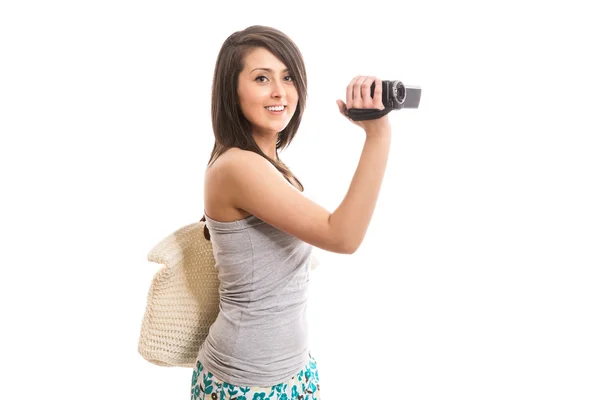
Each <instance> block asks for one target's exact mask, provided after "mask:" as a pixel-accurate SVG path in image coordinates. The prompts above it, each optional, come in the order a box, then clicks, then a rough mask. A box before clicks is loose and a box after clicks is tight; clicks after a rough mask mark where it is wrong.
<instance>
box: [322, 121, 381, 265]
mask: <svg viewBox="0 0 600 400" xmlns="http://www.w3.org/2000/svg"><path fill="white" fill-rule="evenodd" d="M390 142H391V131H384V132H381V133H380V134H377V135H373V136H367V138H366V140H365V144H364V147H363V151H362V154H361V156H360V161H359V163H358V167H357V168H356V172H355V173H354V177H353V178H352V182H351V183H350V188H349V189H348V193H347V194H346V197H344V200H343V201H342V203H341V204H340V205H339V207H338V208H337V209H336V210H335V211H334V212H333V214H331V217H330V218H329V222H330V224H331V226H332V227H333V230H334V232H335V233H334V234H335V235H336V236H340V237H342V238H343V239H341V240H342V242H343V243H345V244H346V246H347V250H346V251H347V252H348V253H353V252H355V251H356V250H357V249H358V247H359V246H360V244H361V243H362V241H363V239H364V237H365V235H366V233H367V228H368V227H369V224H370V222H371V217H372V216H373V212H374V211H375V205H376V204H377V198H378V197H379V191H380V189H381V183H382V181H383V176H384V174H385V169H386V165H387V160H388V154H389V150H390Z"/></svg>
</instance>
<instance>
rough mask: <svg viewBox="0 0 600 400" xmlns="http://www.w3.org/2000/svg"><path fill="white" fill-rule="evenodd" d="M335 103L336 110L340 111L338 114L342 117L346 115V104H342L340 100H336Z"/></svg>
mask: <svg viewBox="0 0 600 400" xmlns="http://www.w3.org/2000/svg"><path fill="white" fill-rule="evenodd" d="M335 102H336V103H337V105H338V109H339V110H340V113H341V114H342V115H343V116H346V114H345V113H344V107H346V104H344V102H343V101H342V100H336V101H335Z"/></svg>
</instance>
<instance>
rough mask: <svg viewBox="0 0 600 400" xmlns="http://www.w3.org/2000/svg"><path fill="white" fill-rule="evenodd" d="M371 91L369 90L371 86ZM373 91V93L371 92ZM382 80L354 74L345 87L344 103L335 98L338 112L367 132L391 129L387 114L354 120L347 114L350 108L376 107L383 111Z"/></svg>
mask: <svg viewBox="0 0 600 400" xmlns="http://www.w3.org/2000/svg"><path fill="white" fill-rule="evenodd" d="M373 85H374V87H373V91H371V87H372V86H373ZM371 93H373V94H371ZM382 93H383V87H382V81H381V80H380V79H378V78H376V77H374V76H361V75H359V76H355V77H354V78H353V79H352V80H351V81H350V83H349V84H348V86H347V87H346V103H344V102H343V101H342V100H337V101H336V102H337V105H338V108H339V110H340V113H341V114H342V115H343V116H345V117H346V118H348V120H349V121H350V122H352V123H353V124H354V125H356V126H360V127H361V128H363V129H364V130H365V132H367V134H369V133H370V132H376V131H380V130H391V125H390V122H389V119H388V117H387V115H384V116H381V117H379V118H377V119H372V120H362V121H356V120H353V119H351V118H350V117H349V116H348V110H350V109H376V110H380V111H383V110H385V106H384V105H383V100H382Z"/></svg>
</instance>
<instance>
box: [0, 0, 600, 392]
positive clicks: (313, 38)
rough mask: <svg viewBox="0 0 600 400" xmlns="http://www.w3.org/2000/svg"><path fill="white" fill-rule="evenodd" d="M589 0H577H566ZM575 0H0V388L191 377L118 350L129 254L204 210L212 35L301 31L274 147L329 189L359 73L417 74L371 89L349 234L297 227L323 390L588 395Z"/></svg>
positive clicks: (593, 185) (589, 283) (144, 269)
mask: <svg viewBox="0 0 600 400" xmlns="http://www.w3.org/2000/svg"><path fill="white" fill-rule="evenodd" d="M588 3H589V4H591V3H592V2H588ZM596 15H597V14H594V13H593V12H592V9H591V5H590V6H587V5H584V2H580V1H569V2H554V1H544V2H542V1H539V2H534V1H519V2H517V1H502V2H476V1H453V2H442V1H436V2H434V1H410V2H400V1H399V2H390V3H387V2H385V3H384V2H378V1H369V2H354V3H353V2H347V1H344V2H337V3H331V2H319V3H318V6H317V5H316V4H312V5H306V4H303V3H302V2H298V1H296V2H241V1H240V2H238V3H237V4H236V3H235V2H231V1H222V2H217V3H207V4H205V5H202V4H201V3H200V2H199V1H198V2H191V1H188V2H181V1H171V2H167V1H164V2H156V1H124V0H120V1H102V2H100V1H95V2H92V1H70V2H67V1H53V2H41V1H38V2H32V1H16V0H15V1H6V2H2V5H0V58H1V60H0V61H1V62H0V134H1V143H0V174H1V184H2V186H1V187H2V189H1V190H2V195H1V197H0V201H1V202H2V204H1V208H0V212H1V215H0V217H1V220H0V226H1V228H0V229H1V234H2V247H1V250H2V278H1V280H0V285H1V286H0V296H1V297H0V311H1V328H0V335H1V338H2V340H1V341H0V346H1V348H0V359H1V360H2V362H1V365H2V370H3V371H2V379H1V381H2V383H1V384H0V398H2V399H26V398H41V397H46V396H47V397H49V398H57V399H58V398H60V399H188V398H189V390H190V383H191V376H192V371H191V369H182V368H165V367H158V366H155V365H153V364H150V363H148V362H147V361H145V360H144V359H143V358H142V357H141V356H140V355H139V354H138V353H137V340H138V335H139V332H140V331H139V330H140V326H141V321H142V317H143V314H144V309H145V305H146V295H147V292H148V288H149V285H150V282H151V279H152V277H153V275H154V274H155V272H156V271H158V269H159V265H157V264H153V263H149V262H148V261H147V260H146V255H147V253H148V251H149V250H150V248H151V247H153V246H154V244H155V243H157V242H158V241H159V240H161V239H162V238H163V237H165V236H166V235H168V234H169V233H171V232H173V231H174V230H176V229H177V228H179V227H181V226H183V225H186V224H189V223H192V222H195V221H197V220H199V219H200V218H201V217H202V215H203V175H204V168H205V166H206V163H207V162H208V158H209V155H210V151H211V149H212V145H213V141H214V138H213V135H212V130H211V129H212V127H211V122H210V94H211V92H210V89H211V80H212V74H213V68H214V62H215V60H216V56H217V53H218V50H219V48H220V46H221V44H222V43H223V41H224V40H225V39H226V37H227V36H228V35H229V34H231V33H232V32H234V31H236V30H242V29H244V28H246V27H247V26H249V25H254V24H262V25H270V26H273V27H275V28H278V29H280V30H282V31H283V32H285V33H286V34H288V35H289V36H290V37H291V38H292V39H293V40H294V41H295V42H296V44H297V45H298V46H299V48H300V50H301V51H302V53H303V55H304V58H305V62H306V67H307V71H308V84H309V98H308V108H307V110H306V112H305V118H304V120H303V122H302V125H301V127H300V130H299V133H298V135H297V137H296V139H295V141H294V142H293V143H292V145H291V147H289V148H288V149H287V150H286V151H284V152H283V153H282V158H283V160H284V161H285V162H286V163H287V164H288V165H289V166H290V167H291V168H292V170H293V171H294V172H295V173H296V174H297V175H298V177H299V179H300V180H301V181H302V183H303V184H304V186H305V188H306V192H305V193H306V195H307V196H309V197H310V198H311V199H313V200H314V201H316V202H317V203H319V204H321V205H323V206H325V207H326V208H328V209H329V210H330V211H334V210H335V209H336V208H337V206H338V205H339V204H340V202H341V201H342V199H343V197H344V195H345V194H346V191H347V189H348V185H349V183H350V180H351V179H352V176H353V173H354V171H355V168H356V165H357V162H358V158H359V156H360V152H361V150H362V144H363V139H364V133H363V132H362V131H361V130H360V128H358V127H355V126H354V125H352V124H350V123H349V122H348V121H347V120H345V119H344V118H343V117H342V116H341V115H340V114H339V113H338V110H337V105H336V103H335V100H336V99H338V98H339V99H345V88H346V85H347V84H348V82H349V81H350V80H351V79H352V77H353V76H355V75H359V74H360V75H376V76H378V77H380V78H382V79H390V80H395V79H399V80H402V81H403V82H404V83H406V84H408V85H418V86H421V87H422V89H423V96H422V100H421V105H420V107H419V109H418V110H401V111H395V112H392V113H391V114H390V118H391V120H392V125H393V141H392V148H391V151H390V160H389V164H388V169H387V172H386V176H385V179H384V183H383V187H382V190H381V193H380V197H379V201H378V205H377V208H376V210H375V214H374V216H373V219H372V222H371V225H370V227H369V230H368V232H367V236H366V238H365V240H364V242H363V245H362V247H361V248H360V249H359V250H358V252H356V253H355V254H353V255H340V254H334V253H327V252H324V251H317V253H316V254H317V256H318V257H319V260H320V261H321V265H320V267H319V268H318V269H317V270H316V271H314V273H313V275H312V286H311V301H310V305H309V309H310V311H309V312H310V332H311V333H310V341H311V348H312V353H313V355H314V356H315V357H316V359H317V361H318V366H319V373H320V378H321V387H322V398H323V399H327V400H332V399H359V398H373V399H374V398H386V399H394V398H397V399H411V400H420V399H423V400H424V399H436V400H437V399H462V400H466V399H502V400H504V399H579V400H581V399H598V398H599V397H600V385H599V379H600V341H599V340H598V338H600V321H599V316H600V293H599V290H598V289H599V284H600V279H599V273H598V269H599V267H600V254H599V248H600V228H599V227H600V211H599V206H598V205H599V204H600V161H599V156H598V155H599V153H600V139H599V137H598V135H599V134H600V129H599V127H600V126H599V125H600V124H599V122H598V115H599V113H598V108H599V106H600V103H599V101H598V96H599V95H598V94H599V93H600V79H599V78H598V71H600V65H599V62H598V60H597V55H598V41H597V39H596V38H597V37H598V36H600V35H599V34H600V32H599V31H600V29H599V28H598V24H597V18H596Z"/></svg>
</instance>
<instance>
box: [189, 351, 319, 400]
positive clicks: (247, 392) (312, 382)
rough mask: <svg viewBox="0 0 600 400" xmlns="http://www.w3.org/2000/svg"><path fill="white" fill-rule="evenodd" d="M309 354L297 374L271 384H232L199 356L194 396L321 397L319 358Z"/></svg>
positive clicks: (203, 399) (210, 399)
mask: <svg viewBox="0 0 600 400" xmlns="http://www.w3.org/2000/svg"><path fill="white" fill-rule="evenodd" d="M309 356H310V359H309V361H308V364H306V366H305V367H304V368H303V369H302V370H301V371H300V372H298V373H297V374H296V375H295V376H292V377H290V379H288V380H287V381H285V382H282V383H280V384H278V385H274V386H270V387H258V386H234V385H231V384H229V383H227V382H223V381H221V380H219V379H217V378H216V377H215V376H213V374H212V373H210V372H208V371H207V370H206V368H204V365H202V363H201V362H200V361H199V360H197V361H196V366H195V368H194V372H193V374H192V397H191V400H267V399H269V400H319V399H320V398H321V394H320V391H321V386H320V384H319V372H318V370H317V362H316V361H315V359H314V358H313V357H312V355H310V353H309Z"/></svg>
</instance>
